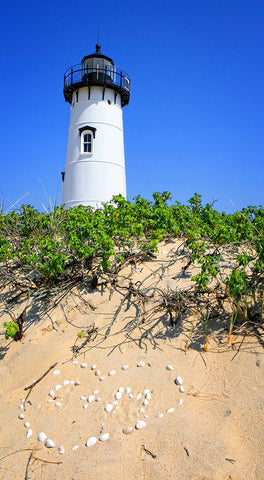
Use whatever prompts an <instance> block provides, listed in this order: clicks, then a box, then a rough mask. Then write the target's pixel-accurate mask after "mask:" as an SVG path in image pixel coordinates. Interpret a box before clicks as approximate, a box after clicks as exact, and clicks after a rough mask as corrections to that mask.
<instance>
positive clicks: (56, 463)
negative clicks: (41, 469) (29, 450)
mask: <svg viewBox="0 0 264 480" xmlns="http://www.w3.org/2000/svg"><path fill="white" fill-rule="evenodd" d="M32 458H34V460H39V461H40V462H43V463H52V464H53V465H61V464H62V463H63V462H52V461H51V460H44V459H43V458H39V457H35V455H32Z"/></svg>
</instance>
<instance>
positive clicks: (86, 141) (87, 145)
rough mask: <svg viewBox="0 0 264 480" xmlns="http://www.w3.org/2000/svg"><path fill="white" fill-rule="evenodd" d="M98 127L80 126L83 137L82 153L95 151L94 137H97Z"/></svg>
mask: <svg viewBox="0 0 264 480" xmlns="http://www.w3.org/2000/svg"><path fill="white" fill-rule="evenodd" d="M95 132H96V128H94V127H89V126H87V127H82V128H79V134H80V137H81V150H80V151H81V153H82V154H87V153H91V154H92V153H93V151H94V138H95Z"/></svg>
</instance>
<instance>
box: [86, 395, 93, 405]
mask: <svg viewBox="0 0 264 480" xmlns="http://www.w3.org/2000/svg"><path fill="white" fill-rule="evenodd" d="M87 400H88V403H92V402H93V401H94V395H89V397H88V398H87Z"/></svg>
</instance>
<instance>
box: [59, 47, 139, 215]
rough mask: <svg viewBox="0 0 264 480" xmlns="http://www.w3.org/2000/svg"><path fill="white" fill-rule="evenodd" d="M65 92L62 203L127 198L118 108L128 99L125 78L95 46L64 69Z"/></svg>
mask: <svg viewBox="0 0 264 480" xmlns="http://www.w3.org/2000/svg"><path fill="white" fill-rule="evenodd" d="M63 93H64V97H65V100H66V102H68V103H70V105H71V114H70V126H69V133H68V146H67V156H66V165H65V172H63V173H62V180H63V187H62V203H63V205H64V206H65V208H70V207H75V206H76V205H84V206H88V205H89V206H92V207H95V208H100V206H101V205H102V204H103V203H104V202H109V201H110V200H111V199H112V197H113V195H119V194H121V195H123V197H125V198H126V173H125V158H124V134H123V111H122V109H123V107H125V106H126V105H128V103H129V96H130V78H129V76H128V75H127V74H126V73H125V72H124V71H123V70H121V69H120V68H118V67H116V66H115V64H114V62H113V60H112V59H111V58H109V57H107V56H106V55H103V54H102V53H101V47H100V45H98V44H97V45H96V51H95V53H93V54H91V55H87V56H85V57H84V58H83V59H82V61H81V63H80V64H78V65H74V66H73V67H71V68H69V69H68V70H67V71H66V73H65V75H64V89H63Z"/></svg>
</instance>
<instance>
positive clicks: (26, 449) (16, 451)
mask: <svg viewBox="0 0 264 480" xmlns="http://www.w3.org/2000/svg"><path fill="white" fill-rule="evenodd" d="M20 452H31V453H32V452H33V449H32V448H22V449H21V450H15V451H14V452H11V453H7V455H4V456H3V457H0V461H1V460H3V459H4V458H7V457H10V456H11V455H15V453H20Z"/></svg>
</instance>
